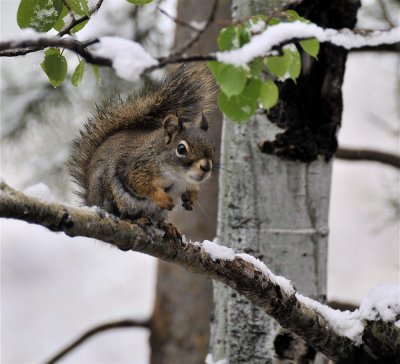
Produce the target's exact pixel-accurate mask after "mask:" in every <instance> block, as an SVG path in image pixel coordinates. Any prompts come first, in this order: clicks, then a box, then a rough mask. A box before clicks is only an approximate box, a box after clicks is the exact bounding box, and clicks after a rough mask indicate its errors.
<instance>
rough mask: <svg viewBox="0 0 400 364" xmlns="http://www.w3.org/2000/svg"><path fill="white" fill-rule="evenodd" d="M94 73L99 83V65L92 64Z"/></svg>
mask: <svg viewBox="0 0 400 364" xmlns="http://www.w3.org/2000/svg"><path fill="white" fill-rule="evenodd" d="M92 71H93V74H94V78H95V79H96V81H97V82H100V75H99V66H98V65H97V64H92Z"/></svg>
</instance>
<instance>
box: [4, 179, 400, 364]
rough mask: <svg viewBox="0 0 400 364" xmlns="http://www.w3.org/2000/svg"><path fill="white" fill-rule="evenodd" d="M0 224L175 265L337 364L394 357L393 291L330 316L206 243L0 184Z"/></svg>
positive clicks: (398, 343)
mask: <svg viewBox="0 0 400 364" xmlns="http://www.w3.org/2000/svg"><path fill="white" fill-rule="evenodd" d="M0 217H3V218H14V219H19V220H24V221H27V222H29V223H34V224H39V225H42V226H44V227H46V228H48V229H50V230H52V231H62V232H64V233H65V234H67V235H69V236H71V237H74V236H86V237H90V238H94V239H99V240H102V241H104V242H107V243H110V244H112V245H115V246H117V247H119V248H121V249H124V250H125V249H130V250H133V251H138V252H142V253H146V254H149V255H152V256H154V257H157V258H160V259H163V260H166V261H169V262H173V263H176V264H179V265H181V266H183V267H185V268H186V269H188V270H189V271H192V272H195V273H199V274H202V275H204V276H207V277H210V278H212V279H215V280H218V281H220V282H223V283H225V284H227V285H229V286H230V287H232V288H234V289H235V290H237V291H238V292H239V293H241V294H243V295H244V296H245V297H247V299H249V300H250V301H251V302H252V303H254V304H256V305H257V306H259V307H260V308H262V309H263V310H264V311H265V312H266V313H267V314H268V315H270V316H272V317H273V318H275V319H276V320H277V321H278V322H279V323H280V324H281V325H282V326H283V327H285V328H287V329H289V330H291V331H293V332H294V333H296V334H297V335H299V336H301V337H302V338H303V339H304V340H305V341H307V342H308V343H309V344H310V345H311V346H313V347H314V348H315V349H317V350H319V351H321V352H322V353H324V354H325V355H327V356H328V357H330V358H331V359H332V360H334V361H335V362H338V363H344V362H346V363H356V362H360V363H361V362H362V363H372V362H377V361H381V362H384V361H385V360H388V359H391V358H398V357H399V356H400V327H399V321H397V322H396V320H399V318H400V300H399V296H400V292H399V289H398V287H393V286H383V287H379V288H377V289H376V290H375V291H373V292H372V293H371V294H370V295H369V296H367V299H366V300H365V301H364V303H363V304H362V305H361V307H360V309H359V310H356V311H353V312H348V311H346V312H342V311H338V310H333V309H331V308H329V307H327V306H325V305H322V304H320V303H318V302H317V301H314V300H312V299H310V298H307V297H304V296H302V295H301V294H299V293H298V292H296V290H295V288H294V287H293V286H292V284H291V283H290V282H289V281H288V280H287V279H285V278H283V277H279V276H276V275H274V274H273V273H272V272H271V271H270V270H269V269H268V268H267V267H266V266H265V265H264V264H263V263H262V262H261V261H259V260H258V259H256V258H254V257H253V256H251V255H248V254H240V253H239V254H237V253H235V252H234V251H233V250H232V249H229V248H226V247H224V246H221V245H218V244H216V243H213V242H209V241H204V242H202V243H195V242H189V241H186V240H185V239H183V240H182V241H181V240H173V239H169V238H167V237H164V233H163V232H162V231H159V230H158V229H155V228H153V227H143V228H141V227H139V226H138V225H135V224H133V223H131V222H129V221H124V220H120V219H118V218H117V217H115V216H112V215H109V214H107V213H105V212H104V211H102V210H98V209H95V208H76V207H71V206H65V205H61V204H58V203H49V202H45V201H42V200H39V199H36V198H32V197H28V196H26V195H24V194H23V193H21V192H18V191H16V190H14V189H12V188H10V187H9V186H8V185H7V184H6V183H5V182H1V183H0Z"/></svg>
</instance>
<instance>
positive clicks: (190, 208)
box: [182, 201, 193, 211]
mask: <svg viewBox="0 0 400 364" xmlns="http://www.w3.org/2000/svg"><path fill="white" fill-rule="evenodd" d="M182 206H183V207H184V209H185V210H188V211H192V210H193V205H192V204H191V203H190V202H185V201H184V202H183V203H182Z"/></svg>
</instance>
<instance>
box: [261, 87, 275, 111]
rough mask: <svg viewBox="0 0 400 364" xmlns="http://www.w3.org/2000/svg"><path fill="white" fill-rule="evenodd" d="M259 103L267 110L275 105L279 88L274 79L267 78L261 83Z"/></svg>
mask: <svg viewBox="0 0 400 364" xmlns="http://www.w3.org/2000/svg"><path fill="white" fill-rule="evenodd" d="M260 98H261V105H262V106H263V108H264V109H266V110H268V111H269V109H270V108H271V107H273V106H275V105H276V103H277V102H278V98H279V90H278V87H277V86H276V84H275V82H274V81H271V80H268V81H265V82H263V83H262V85H261V89H260Z"/></svg>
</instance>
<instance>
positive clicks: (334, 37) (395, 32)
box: [217, 21, 400, 66]
mask: <svg viewBox="0 0 400 364" xmlns="http://www.w3.org/2000/svg"><path fill="white" fill-rule="evenodd" d="M311 38H316V39H318V40H319V41H320V42H321V43H331V44H333V45H336V46H338V47H343V48H346V49H348V50H350V49H357V48H362V47H373V46H379V45H382V44H395V43H399V42H400V28H393V29H390V30H388V31H374V32H367V33H366V34H361V33H359V32H354V31H351V30H349V29H341V30H336V29H324V28H321V27H319V26H318V25H315V24H307V23H303V22H300V21H296V22H293V23H281V24H278V25H276V26H273V27H268V28H267V29H266V30H265V31H264V32H262V33H261V34H258V35H256V36H254V37H252V39H251V40H250V42H249V43H247V44H245V45H244V46H243V47H241V48H239V49H235V50H232V51H227V52H218V53H217V59H218V61H220V62H223V63H230V64H233V65H236V66H241V65H244V64H247V63H249V62H250V61H251V60H253V59H254V58H256V57H260V56H265V55H268V54H269V53H270V52H271V51H272V50H273V49H274V48H276V47H278V48H279V47H282V46H283V45H286V44H288V43H293V42H295V41H298V40H302V39H311Z"/></svg>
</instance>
